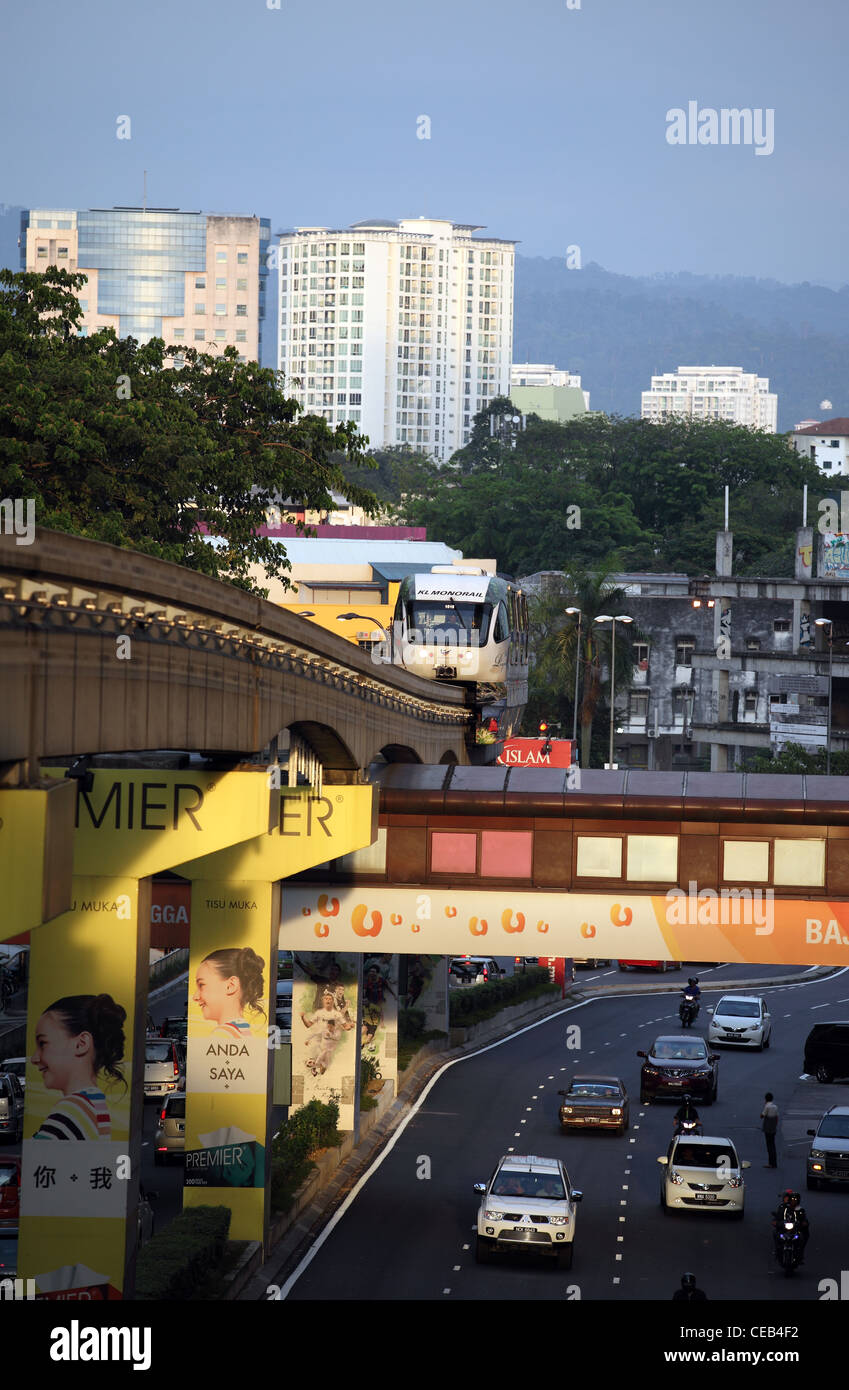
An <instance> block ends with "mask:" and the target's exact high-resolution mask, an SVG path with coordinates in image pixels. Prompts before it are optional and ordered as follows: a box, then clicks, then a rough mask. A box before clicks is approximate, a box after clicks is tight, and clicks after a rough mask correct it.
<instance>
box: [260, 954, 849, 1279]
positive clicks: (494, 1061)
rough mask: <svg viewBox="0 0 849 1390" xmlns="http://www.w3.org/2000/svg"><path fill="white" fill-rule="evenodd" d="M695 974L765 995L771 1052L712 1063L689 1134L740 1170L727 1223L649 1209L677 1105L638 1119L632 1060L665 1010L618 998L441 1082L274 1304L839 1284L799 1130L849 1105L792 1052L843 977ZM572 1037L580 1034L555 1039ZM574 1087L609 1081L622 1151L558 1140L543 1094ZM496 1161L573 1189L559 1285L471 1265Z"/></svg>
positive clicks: (847, 1213) (822, 1201)
mask: <svg viewBox="0 0 849 1390" xmlns="http://www.w3.org/2000/svg"><path fill="white" fill-rule="evenodd" d="M690 970H692V967H690ZM682 973H683V975H684V977H686V974H687V973H689V971H684V972H678V974H679V975H680V974H682ZM697 973H698V975H699V978H700V981H701V982H702V984H703V986H704V985H711V984H714V983H715V984H719V985H722V984H723V983H724V984H727V985H728V986H731V985H732V984H733V981H734V980H735V979H736V980H742V979H745V978H747V977H748V978H751V977H752V976H753V975H758V976H760V977H761V978H762V979H764V980H767V979H768V980H769V981H770V983H769V984H764V985H762V986H761V987H760V988H759V989H758V990H757V992H758V993H761V994H763V995H764V996H765V997H766V998H767V1001H768V1003H769V1008H770V1011H771V1013H772V1019H773V1035H772V1045H771V1047H770V1048H769V1049H768V1050H766V1051H764V1052H754V1051H749V1052H742V1051H740V1050H739V1049H730V1048H724V1049H717V1050H718V1051H719V1052H720V1053H721V1061H720V1064H719V1087H718V1100H717V1103H716V1105H715V1106H713V1107H711V1108H705V1109H704V1110H703V1114H702V1118H703V1120H704V1121H705V1122H706V1124H705V1132H706V1133H713V1134H716V1135H719V1136H721V1137H727V1138H731V1139H732V1140H733V1141H734V1143H735V1144H736V1146H737V1149H738V1152H739V1154H740V1157H741V1159H749V1160H750V1162H751V1164H752V1167H751V1168H750V1169H749V1170H748V1171H747V1173H746V1213H745V1217H744V1219H743V1221H742V1222H736V1221H734V1220H732V1219H730V1218H728V1217H726V1216H724V1215H722V1214H720V1213H713V1212H707V1211H705V1212H701V1211H700V1212H693V1213H690V1212H686V1213H677V1212H676V1213H671V1214H669V1215H666V1214H664V1213H663V1212H662V1211H661V1208H660V1205H659V1190H660V1174H661V1168H660V1166H659V1165H658V1163H657V1158H658V1155H660V1154H664V1153H665V1152H666V1149H667V1145H668V1142H669V1137H670V1135H671V1131H672V1117H673V1113H674V1109H675V1106H674V1104H671V1103H669V1102H657V1103H654V1104H652V1105H641V1104H640V1103H639V1068H640V1059H639V1058H638V1057H637V1056H636V1053H637V1051H638V1049H643V1050H647V1047H648V1045H649V1044H650V1043H651V1041H652V1039H653V1038H654V1037H655V1036H656V1035H658V1034H660V1033H666V1032H676V1033H677V1032H678V1031H679V1029H680V1025H679V1021H678V1016H677V1005H678V997H677V995H676V994H675V993H658V994H640V995H630V996H629V995H624V994H622V993H618V994H617V995H616V996H615V997H598V998H593V999H589V1000H587V1001H586V1002H585V1003H583V1004H579V1005H573V1006H571V1007H568V1006H567V1007H565V1008H564V1011H563V1012H561V1013H560V1014H558V1015H557V1016H556V1017H554V1018H552V1019H550V1020H546V1021H545V1022H544V1023H541V1024H536V1025H533V1026H531V1027H529V1028H527V1029H526V1030H524V1031H523V1032H522V1033H520V1034H518V1035H515V1036H513V1037H512V1038H511V1039H510V1040H508V1041H505V1042H503V1043H500V1044H495V1045H490V1046H488V1047H485V1048H483V1049H482V1050H481V1051H480V1052H478V1053H476V1054H474V1055H472V1056H469V1057H465V1058H463V1059H461V1060H459V1061H457V1062H455V1063H453V1064H451V1065H449V1066H448V1068H447V1069H446V1070H444V1071H443V1072H442V1073H441V1074H439V1075H438V1077H437V1078H435V1080H434V1082H433V1083H432V1084H431V1086H430V1087H429V1089H428V1090H427V1091H426V1093H425V1094H424V1096H423V1098H422V1099H421V1101H420V1103H419V1104H418V1106H417V1107H416V1108H415V1109H414V1111H413V1112H412V1114H411V1116H410V1118H409V1119H408V1121H407V1123H406V1125H405V1126H404V1127H403V1128H402V1129H401V1130H399V1131H398V1132H397V1134H396V1137H395V1140H394V1142H391V1143H390V1145H388V1146H387V1148H386V1149H385V1150H384V1153H383V1156H382V1158H379V1159H378V1160H377V1165H376V1166H375V1167H373V1169H372V1170H371V1176H370V1177H369V1176H368V1175H367V1176H366V1179H365V1180H364V1181H361V1183H360V1184H358V1186H357V1187H356V1188H355V1189H354V1192H353V1194H352V1197H353V1200H351V1201H350V1203H349V1205H348V1206H347V1209H345V1208H344V1207H343V1208H341V1209H340V1212H339V1213H338V1214H337V1216H336V1217H335V1218H334V1220H333V1222H332V1223H331V1224H330V1225H329V1226H328V1227H326V1228H325V1230H324V1232H323V1233H322V1235H321V1237H319V1240H318V1241H317V1242H316V1244H315V1245H314V1246H313V1247H312V1250H311V1251H310V1252H309V1254H308V1256H307V1257H306V1259H305V1261H304V1262H302V1264H301V1265H300V1266H299V1267H298V1269H297V1270H296V1271H295V1272H294V1273H293V1274H292V1275H291V1276H290V1280H289V1283H288V1284H287V1285H286V1286H285V1291H286V1294H287V1296H288V1297H289V1298H293V1299H299V1300H303V1299H322V1300H327V1299H331V1300H333V1299H340V1300H354V1299H356V1300H408V1299H432V1300H439V1301H443V1302H444V1301H456V1300H461V1301H462V1300H466V1299H510V1300H511V1301H512V1300H516V1299H522V1300H528V1299H531V1300H533V1299H539V1298H545V1299H566V1298H570V1297H572V1298H574V1297H576V1296H577V1294H576V1286H577V1289H578V1290H579V1291H580V1297H581V1298H582V1299H599V1300H611V1301H614V1302H615V1301H618V1300H640V1299H658V1300H668V1299H669V1298H670V1297H671V1294H672V1292H673V1290H674V1289H675V1288H677V1287H678V1284H679V1281H680V1277H681V1274H682V1272H683V1271H684V1270H693V1271H695V1273H696V1274H697V1277H698V1280H699V1284H700V1286H701V1287H703V1288H704V1289H705V1291H706V1292H707V1294H708V1296H709V1298H710V1299H711V1300H717V1299H740V1300H775V1301H784V1300H791V1301H793V1300H811V1299H817V1298H818V1296H819V1295H818V1291H817V1285H818V1283H819V1281H820V1280H822V1279H826V1278H834V1279H838V1280H839V1278H840V1271H841V1269H842V1268H844V1267H845V1265H846V1248H847V1231H849V1188H846V1189H839V1190H829V1191H825V1192H810V1193H809V1192H807V1191H806V1188H805V1163H804V1159H805V1154H806V1152H807V1148H808V1145H809V1143H810V1140H809V1139H808V1137H807V1135H806V1133H805V1131H806V1130H807V1129H808V1128H813V1127H814V1125H815V1123H816V1121H817V1119H818V1118H819V1116H820V1115H821V1114H822V1113H823V1111H825V1110H826V1109H827V1108H828V1107H829V1106H830V1105H833V1104H836V1103H849V1086H847V1085H829V1086H824V1085H820V1084H819V1083H817V1082H816V1081H815V1080H813V1079H808V1078H803V1076H802V1055H803V1044H804V1040H805V1038H806V1037H807V1034H808V1032H809V1031H810V1029H811V1027H812V1026H813V1024H814V1023H815V1022H817V1021H820V1020H823V1019H830V1018H849V970H847V971H843V972H839V973H837V974H835V975H832V976H829V977H828V978H825V979H822V978H820V979H811V980H809V981H804V982H802V983H795V984H788V985H781V984H780V983H779V981H780V979H781V976H782V975H787V974H791V973H798V967H796V968H795V969H791V968H790V967H775V968H768V967H763V966H759V967H757V966H756V967H753V966H751V965H747V966H724V967H721V968H718V969H716V970H710V969H708V968H706V967H701V968H699V969H698V971H697ZM593 976H595V977H596V978H595V979H593V978H592V977H593ZM647 978H650V977H645V976H644V977H642V982H645V980H646V979H647ZM658 978H659V979H660V978H661V977H658ZM663 978H664V982H671V981H672V980H673V978H675V977H673V976H672V975H671V974H670V975H667V976H666V977H663ZM579 979H580V980H581V982H582V983H585V984H593V985H594V986H599V985H602V986H604V985H608V986H609V985H611V984H612V985H615V986H619V987H620V988H621V987H622V986H623V985H625V986H627V984H630V983H631V982H636V980H637V976H636V975H631V974H622V973H620V972H619V971H618V970H616V969H615V968H614V969H613V970H612V971H610V972H608V971H607V970H606V969H605V968H604V967H602V968H601V969H600V970H598V971H593V972H585V971H582V972H581V973H580V976H579ZM738 988H739V986H738ZM718 997H719V996H718V994H714V995H713V996H711V994H708V995H707V996H706V997H705V998H704V1000H703V1003H702V1012H701V1014H700V1015H699V1019H698V1022H697V1025H696V1028H695V1029H694V1030H693V1031H694V1032H696V1033H701V1034H702V1035H705V1034H706V1031H707V1014H708V1010H709V1009H710V1008H711V1005H712V1002H715V1001H716V1000H717V999H718ZM575 1025H577V1027H578V1029H579V1032H578V1034H574V1033H572V1034H571V1035H570V1034H567V1029H569V1028H572V1027H574V1026H575ZM570 1043H571V1046H570ZM576 1043H577V1045H576ZM577 1071H595V1072H601V1073H612V1074H614V1075H618V1076H621V1077H622V1078H623V1079H624V1081H625V1084H626V1086H627V1088H628V1092H629V1095H630V1097H631V1127H630V1130H629V1131H628V1132H627V1133H626V1134H625V1135H623V1136H622V1137H618V1136H615V1135H613V1134H605V1133H592V1132H590V1133H581V1134H577V1135H566V1136H564V1135H562V1134H561V1133H560V1130H559V1126H558V1124H557V1106H558V1096H557V1091H558V1089H559V1088H560V1087H561V1086H564V1085H565V1084H566V1082H567V1081H568V1080H569V1078H570V1076H571V1075H573V1074H574V1073H575V1072H577ZM767 1090H771V1091H773V1092H774V1094H775V1099H776V1102H777V1104H778V1107H779V1111H780V1115H781V1124H780V1129H779V1136H778V1151H779V1167H778V1169H777V1170H765V1169H764V1167H763V1166H762V1165H763V1164H764V1163H765V1162H766V1149H765V1144H764V1139H763V1135H762V1133H761V1131H760V1120H759V1114H760V1110H761V1108H762V1105H763V1097H764V1092H765V1091H767ZM510 1151H513V1152H515V1153H517V1154H518V1153H536V1154H543V1155H554V1156H562V1157H564V1158H565V1160H566V1164H567V1168H568V1170H569V1174H570V1177H571V1180H572V1182H573V1185H574V1186H576V1187H578V1188H580V1189H581V1190H582V1191H583V1193H584V1199H583V1202H582V1204H581V1205H580V1206H579V1208H578V1219H577V1231H576V1241H575V1257H574V1263H573V1267H572V1269H571V1270H568V1271H557V1270H553V1269H551V1268H550V1267H549V1265H548V1264H547V1263H544V1262H542V1261H536V1260H534V1259H533V1258H532V1257H526V1256H524V1255H517V1256H509V1255H508V1256H504V1255H502V1256H499V1257H498V1260H497V1261H496V1262H495V1263H493V1264H491V1265H486V1266H478V1265H476V1264H475V1260H474V1222H475V1214H476V1210H477V1202H478V1199H477V1196H476V1194H475V1193H474V1192H473V1190H472V1184H473V1183H474V1182H482V1181H485V1180H486V1179H487V1178H488V1177H489V1175H490V1174H491V1172H492V1170H493V1167H494V1165H495V1163H496V1161H497V1160H498V1158H499V1157H500V1156H501V1155H502V1154H504V1153H507V1152H510ZM788 1185H789V1186H793V1187H795V1188H797V1189H798V1190H799V1191H801V1193H802V1198H803V1203H804V1205H805V1207H806V1209H807V1212H808V1216H809V1220H810V1224H811V1239H810V1243H809V1245H808V1249H807V1258H806V1261H805V1264H804V1265H803V1266H802V1268H801V1269H799V1270H797V1272H796V1273H795V1275H794V1276H793V1278H792V1279H787V1278H785V1276H784V1274H783V1272H782V1271H781V1270H780V1269H779V1268H778V1266H777V1265H776V1263H775V1261H774V1258H773V1255H772V1238H771V1226H770V1213H771V1211H772V1210H773V1209H774V1207H775V1205H776V1202H777V1198H778V1194H779V1191H780V1190H781V1189H783V1188H784V1187H787V1186H788Z"/></svg>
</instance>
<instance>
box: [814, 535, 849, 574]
mask: <svg viewBox="0 0 849 1390" xmlns="http://www.w3.org/2000/svg"><path fill="white" fill-rule="evenodd" d="M820 578H821V579H849V535H843V534H841V533H840V532H837V533H831V532H828V533H827V534H826V535H824V536H823V538H822V550H821V552H820Z"/></svg>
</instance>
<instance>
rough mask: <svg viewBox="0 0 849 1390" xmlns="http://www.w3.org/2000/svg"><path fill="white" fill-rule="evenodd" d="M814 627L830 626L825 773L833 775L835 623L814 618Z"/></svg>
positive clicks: (826, 619) (827, 775) (827, 619)
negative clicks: (832, 678) (832, 694)
mask: <svg viewBox="0 0 849 1390" xmlns="http://www.w3.org/2000/svg"><path fill="white" fill-rule="evenodd" d="M814 627H827V628H828V727H827V731H826V736H825V775H826V777H830V776H831V676H832V671H833V669H834V641H833V638H834V623H833V622H832V620H831V618H814Z"/></svg>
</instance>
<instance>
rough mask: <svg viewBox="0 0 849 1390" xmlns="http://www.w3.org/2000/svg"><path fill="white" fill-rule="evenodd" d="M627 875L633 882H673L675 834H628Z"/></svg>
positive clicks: (676, 861)
mask: <svg viewBox="0 0 849 1390" xmlns="http://www.w3.org/2000/svg"><path fill="white" fill-rule="evenodd" d="M626 839H627V844H628V872H627V877H628V878H629V879H631V880H632V881H633V882H635V883H675V882H676V880H677V878H678V836H677V835H628V836H627V837H626Z"/></svg>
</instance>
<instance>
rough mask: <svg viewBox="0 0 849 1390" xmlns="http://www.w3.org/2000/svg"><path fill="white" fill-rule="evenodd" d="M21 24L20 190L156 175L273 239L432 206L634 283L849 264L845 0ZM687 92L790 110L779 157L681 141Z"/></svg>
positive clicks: (123, 14)
mask: <svg viewBox="0 0 849 1390" xmlns="http://www.w3.org/2000/svg"><path fill="white" fill-rule="evenodd" d="M277 3H279V5H280V8H279V9H276V8H269V6H271V5H275V4H277ZM569 3H571V4H572V5H576V4H577V3H580V8H569ZM2 32H3V37H4V41H3V49H4V54H5V56H4V63H3V69H4V72H3V82H2V90H0V110H2V129H3V132H4V140H3V145H4V149H3V152H2V154H0V199H2V201H3V202H4V203H6V204H10V205H12V204H17V203H20V204H23V205H24V206H26V207H36V206H42V207H45V206H47V207H49V206H68V207H74V208H83V207H111V206H113V205H115V204H119V205H136V204H140V203H141V200H142V177H143V171H144V170H145V169H147V171H148V205H149V206H159V207H179V208H182V209H188V210H201V211H205V212H229V213H242V214H252V213H253V214H257V215H259V216H267V217H270V218H271V219H272V230H273V231H277V230H279V229H281V228H284V227H291V226H294V225H297V224H306V225H310V224H312V225H315V224H318V225H329V226H337V227H338V226H347V225H348V224H349V223H351V222H354V221H359V220H362V219H364V218H367V217H387V218H397V217H406V216H412V217H417V216H419V215H421V214H424V215H428V216H439V217H446V218H449V219H451V220H453V221H457V222H471V223H480V224H482V225H484V226H486V227H487V228H488V229H489V231H490V233H491V234H492V235H496V236H502V237H509V238H513V239H515V240H516V241H518V242H519V243H520V245H519V247H518V250H519V251H520V253H522V254H525V255H541V256H559V255H563V256H565V255H566V250H567V247H569V246H573V247H574V246H577V247H579V248H580V252H579V255H580V258H581V260H582V261H583V263H584V264H586V263H587V262H588V261H597V262H599V263H600V264H601V265H603V266H605V267H606V268H608V269H610V270H616V271H620V272H623V273H626V274H645V273H652V272H655V271H676V270H691V271H696V272H704V273H709V274H741V275H756V276H767V277H774V278H776V279H779V280H784V281H801V280H811V281H818V282H820V283H824V284H831V285H835V286H837V285H841V284H844V283H846V282H847V281H849V273H847V269H846V249H845V248H846V245H847V233H846V228H847V225H849V207H847V202H848V201H849V180H847V179H846V177H845V156H846V148H847V136H849V83H847V81H846V69H845V65H846V55H847V52H849V43H847V38H849V5H847V4H846V3H845V0H804V3H802V0H645V3H641V2H640V0H524V2H523V3H521V4H508V3H507V2H506V0H485V2H484V0H431V3H427V4H426V3H417V2H416V0H400V3H399V0H323V3H321V0H318V3H317V0H301V3H298V2H297V0H137V3H135V4H127V3H126V2H125V0H74V3H73V4H68V3H67V0H39V3H38V4H37V5H35V6H33V5H16V6H6V8H5V14H4V19H3V22H2ZM690 102H695V103H697V104H698V108H699V109H700V110H702V111H704V109H705V108H711V109H713V110H715V111H717V112H720V111H721V109H722V108H723V107H726V108H749V109H751V110H752V111H753V112H760V113H763V116H762V119H763V121H764V122H765V123H766V122H768V121H769V119H770V118H769V117H768V116H767V114H766V113H767V112H768V111H770V110H771V111H773V112H774V117H773V118H772V121H773V123H774V137H773V138H774V150H773V151H772V153H764V154H760V155H759V154H757V153H756V148H755V145H754V144H750V145H748V146H747V145H738V146H736V147H735V146H732V145H707V144H701V145H700V144H694V145H691V144H686V145H672V144H670V143H669V142H668V141H667V129H668V127H667V112H668V111H669V110H671V109H673V108H681V109H683V110H685V111H686V110H687V109H688V103H690ZM120 116H129V117H130V120H131V126H130V131H131V139H129V140H119V139H118V138H117V137H116V132H117V129H118V125H117V122H118V118H119V117H120ZM424 116H426V117H428V119H429V123H430V138H429V139H420V138H418V134H417V132H422V133H424V132H425V131H426V130H427V123H426V122H423V121H421V120H420V119H419V118H420V117H424ZM703 129H704V130H705V132H706V133H708V134H709V129H708V126H707V125H704V127H703ZM766 129H767V126H766V124H765V125H764V126H763V127H762V130H766ZM761 143H762V144H763V146H764V148H765V149H766V148H767V145H766V143H765V142H764V141H762V142H761Z"/></svg>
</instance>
